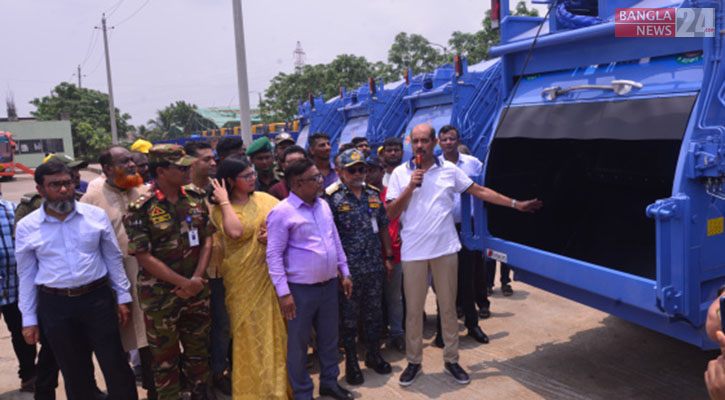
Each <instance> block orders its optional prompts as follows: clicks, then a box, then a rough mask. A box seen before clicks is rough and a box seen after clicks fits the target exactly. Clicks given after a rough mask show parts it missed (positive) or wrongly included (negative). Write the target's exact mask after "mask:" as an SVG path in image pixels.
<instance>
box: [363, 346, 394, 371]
mask: <svg viewBox="0 0 725 400" xmlns="http://www.w3.org/2000/svg"><path fill="white" fill-rule="evenodd" d="M365 366H366V367H368V368H372V369H373V371H375V372H377V373H378V374H380V375H384V374H389V373H390V372H392V371H393V369H392V368H390V363H389V362H387V361H385V360H383V357H382V356H380V352H379V351H368V354H366V355H365Z"/></svg>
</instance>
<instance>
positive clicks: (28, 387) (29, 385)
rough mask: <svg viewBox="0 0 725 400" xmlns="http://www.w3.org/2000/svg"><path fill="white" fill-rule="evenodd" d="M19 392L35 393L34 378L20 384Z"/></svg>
mask: <svg viewBox="0 0 725 400" xmlns="http://www.w3.org/2000/svg"><path fill="white" fill-rule="evenodd" d="M20 391H21V392H25V393H33V392H35V377H32V378H30V379H28V380H27V381H24V382H20Z"/></svg>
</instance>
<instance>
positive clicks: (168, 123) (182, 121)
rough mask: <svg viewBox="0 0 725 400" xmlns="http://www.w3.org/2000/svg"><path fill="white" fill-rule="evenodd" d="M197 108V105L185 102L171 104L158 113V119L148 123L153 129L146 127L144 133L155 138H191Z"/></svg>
mask: <svg viewBox="0 0 725 400" xmlns="http://www.w3.org/2000/svg"><path fill="white" fill-rule="evenodd" d="M196 108H197V107H196V105H194V104H190V103H187V102H185V101H183V100H182V101H177V102H175V103H171V104H169V105H168V106H166V107H164V108H163V109H161V110H158V111H156V118H155V119H151V120H149V121H148V122H147V124H148V125H149V126H150V127H151V129H150V130H147V129H146V128H145V127H144V132H145V133H146V134H147V135H149V134H153V136H161V137H165V138H176V137H186V136H189V135H191V121H192V120H193V118H194V115H195V114H196V112H195V110H196Z"/></svg>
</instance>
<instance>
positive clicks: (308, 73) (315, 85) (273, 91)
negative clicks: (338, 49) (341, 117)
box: [260, 54, 390, 123]
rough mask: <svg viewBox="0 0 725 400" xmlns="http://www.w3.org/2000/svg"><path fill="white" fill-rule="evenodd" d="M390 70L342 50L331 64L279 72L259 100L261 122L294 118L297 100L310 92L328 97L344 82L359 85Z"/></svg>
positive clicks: (338, 89) (349, 85)
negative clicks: (342, 52)
mask: <svg viewBox="0 0 725 400" xmlns="http://www.w3.org/2000/svg"><path fill="white" fill-rule="evenodd" d="M388 74H390V69H389V68H388V67H387V66H386V65H385V64H383V63H380V62H378V63H370V62H369V61H368V60H366V59H365V57H358V56H354V55H350V54H341V55H339V56H337V58H335V59H334V60H333V61H332V62H331V63H329V64H317V65H305V66H304V67H302V68H298V69H297V70H296V71H295V72H294V73H293V74H285V73H284V72H280V73H279V74H277V76H275V77H274V78H272V82H271V84H270V85H269V88H267V90H266V91H265V94H264V97H265V98H264V99H263V100H262V102H261V103H260V110H261V111H262V122H263V123H269V122H279V121H288V120H291V119H292V118H294V116H295V115H297V101H298V100H302V101H305V100H306V99H307V97H308V95H309V94H313V95H319V94H322V95H323V96H324V97H325V99H329V98H332V97H335V96H337V95H339V94H340V87H341V86H344V87H346V88H348V89H356V88H358V87H359V86H360V85H361V84H363V83H365V82H367V80H368V78H369V77H379V76H389V75H388Z"/></svg>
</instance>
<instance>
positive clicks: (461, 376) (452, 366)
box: [443, 363, 471, 385]
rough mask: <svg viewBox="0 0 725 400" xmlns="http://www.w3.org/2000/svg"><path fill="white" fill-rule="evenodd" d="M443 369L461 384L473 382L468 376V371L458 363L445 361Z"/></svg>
mask: <svg viewBox="0 0 725 400" xmlns="http://www.w3.org/2000/svg"><path fill="white" fill-rule="evenodd" d="M443 369H444V370H445V371H446V373H447V374H449V375H450V376H452V377H453V379H454V380H455V381H456V382H458V383H460V384H461V385H465V384H467V383H470V382H471V378H470V377H469V376H468V374H467V373H466V371H464V370H463V368H461V366H460V365H458V363H445V366H444V367H443Z"/></svg>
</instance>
